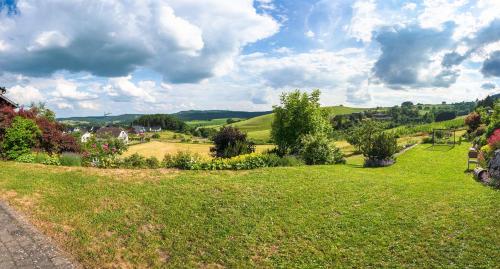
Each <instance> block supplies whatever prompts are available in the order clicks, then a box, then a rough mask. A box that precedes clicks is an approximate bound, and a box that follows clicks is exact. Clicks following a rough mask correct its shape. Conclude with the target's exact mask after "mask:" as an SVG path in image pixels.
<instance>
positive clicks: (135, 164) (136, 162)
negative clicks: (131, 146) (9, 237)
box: [120, 153, 147, 168]
mask: <svg viewBox="0 0 500 269" xmlns="http://www.w3.org/2000/svg"><path fill="white" fill-rule="evenodd" d="M120 167H123V168H147V163H146V158H144V157H143V156H141V155H139V154H137V153H134V154H132V155H130V156H129V157H126V158H124V159H123V160H121V162H120Z"/></svg>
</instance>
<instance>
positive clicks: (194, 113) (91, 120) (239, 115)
mask: <svg viewBox="0 0 500 269" xmlns="http://www.w3.org/2000/svg"><path fill="white" fill-rule="evenodd" d="M269 113H271V111H260V112H249V111H231V110H188V111H180V112H177V113H173V114H170V115H172V116H176V117H178V118H179V119H181V120H183V121H195V120H196V121H208V120H214V119H228V118H236V119H249V118H253V117H257V116H261V115H265V114H269ZM140 116H142V114H124V115H117V116H106V117H105V116H88V117H68V118H58V119H57V120H58V121H60V122H63V123H67V124H73V125H76V124H91V125H104V124H106V123H110V122H111V123H114V124H124V125H128V124H130V123H131V122H132V121H134V120H135V119H136V118H138V117H140Z"/></svg>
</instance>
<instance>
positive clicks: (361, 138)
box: [347, 120, 383, 152]
mask: <svg viewBox="0 0 500 269" xmlns="http://www.w3.org/2000/svg"><path fill="white" fill-rule="evenodd" d="M382 130H383V128H382V125H381V124H380V123H378V122H376V121H373V120H365V121H363V122H362V123H361V124H360V125H358V126H357V127H355V128H354V129H353V130H352V131H351V133H350V134H349V135H348V136H347V142H349V144H351V145H352V146H354V148H355V149H356V152H361V147H362V146H363V144H364V143H366V141H370V140H371V139H372V137H373V136H374V135H375V134H376V133H379V132H381V131H382Z"/></svg>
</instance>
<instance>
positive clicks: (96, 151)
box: [82, 137, 127, 168]
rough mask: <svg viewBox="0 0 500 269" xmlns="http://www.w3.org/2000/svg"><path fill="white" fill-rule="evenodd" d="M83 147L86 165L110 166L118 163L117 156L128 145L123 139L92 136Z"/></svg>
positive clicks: (83, 157)
mask: <svg viewBox="0 0 500 269" xmlns="http://www.w3.org/2000/svg"><path fill="white" fill-rule="evenodd" d="M83 148H84V152H83V155H82V163H83V165H84V166H95V167H101V168H108V167H116V166H117V165H118V162H117V161H118V160H117V156H118V155H120V154H122V153H123V152H124V151H125V150H126V149H127V145H126V144H125V143H124V142H123V140H121V139H117V138H106V139H96V138H95V137H91V138H90V139H89V140H88V141H87V143H85V144H84V145H83Z"/></svg>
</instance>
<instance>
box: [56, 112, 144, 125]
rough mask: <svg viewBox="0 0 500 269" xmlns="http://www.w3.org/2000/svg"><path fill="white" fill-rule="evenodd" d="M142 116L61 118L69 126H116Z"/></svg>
mask: <svg viewBox="0 0 500 269" xmlns="http://www.w3.org/2000/svg"><path fill="white" fill-rule="evenodd" d="M140 116H142V114H124V115H117V116H111V115H110V116H106V117H105V116H88V117H69V118H59V119H57V120H58V121H60V122H63V123H67V124H91V125H103V124H106V123H110V122H112V123H115V124H130V123H131V122H132V121H134V120H135V119H137V118H139V117H140Z"/></svg>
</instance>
